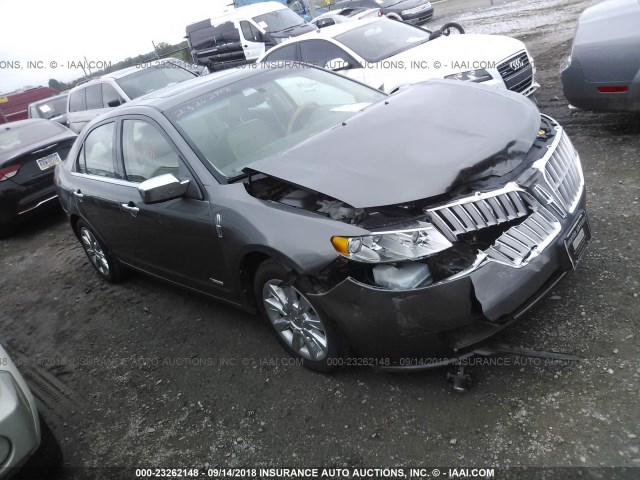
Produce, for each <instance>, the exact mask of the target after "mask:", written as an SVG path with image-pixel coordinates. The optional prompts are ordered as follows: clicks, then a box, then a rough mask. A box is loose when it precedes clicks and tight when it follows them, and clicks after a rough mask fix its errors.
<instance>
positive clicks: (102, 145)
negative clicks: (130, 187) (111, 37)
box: [77, 122, 119, 178]
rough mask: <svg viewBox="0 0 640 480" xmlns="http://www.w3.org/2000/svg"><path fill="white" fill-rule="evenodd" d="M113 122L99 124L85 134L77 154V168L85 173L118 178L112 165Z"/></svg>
mask: <svg viewBox="0 0 640 480" xmlns="http://www.w3.org/2000/svg"><path fill="white" fill-rule="evenodd" d="M114 133H115V123H113V122H112V123H106V124H104V125H100V126H99V127H97V128H95V129H94V130H92V131H91V133H89V135H87V138H86V139H85V141H84V145H83V146H82V149H81V151H80V155H79V156H78V165H77V170H78V172H80V173H86V174H87V175H97V176H99V177H109V178H118V177H119V176H118V174H117V173H116V171H115V167H114V155H113V154H114V149H113V143H114Z"/></svg>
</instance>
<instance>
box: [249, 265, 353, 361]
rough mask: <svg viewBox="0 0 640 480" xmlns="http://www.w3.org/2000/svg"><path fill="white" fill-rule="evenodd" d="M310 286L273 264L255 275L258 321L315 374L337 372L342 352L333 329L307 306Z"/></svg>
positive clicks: (340, 340)
mask: <svg viewBox="0 0 640 480" xmlns="http://www.w3.org/2000/svg"><path fill="white" fill-rule="evenodd" d="M312 291H313V288H312V286H311V284H310V282H308V281H305V280H304V279H302V278H300V277H299V276H298V275H296V274H295V272H293V271H291V270H289V269H287V268H285V267H284V266H283V265H282V264H280V263H278V262H276V261H274V260H266V261H265V262H264V263H263V264H262V265H260V267H259V268H258V271H257V272H256V276H255V281H254V292H255V297H256V303H257V305H258V309H259V311H260V314H261V315H262V317H263V318H264V319H265V320H266V322H267V324H268V325H269V327H270V328H271V330H272V332H273V333H274V335H275V336H276V338H277V339H278V341H279V342H280V343H281V344H282V346H283V347H284V348H285V350H287V352H289V354H290V355H292V356H293V357H295V358H298V359H300V360H302V364H303V365H304V366H305V367H306V368H308V369H310V370H315V371H318V372H325V373H328V372H331V371H335V370H337V369H338V366H339V363H340V362H338V361H336V360H337V359H340V358H343V356H344V354H345V351H346V348H345V343H344V340H343V339H342V338H341V337H340V336H339V334H338V331H337V329H336V327H335V326H334V325H333V324H332V323H331V322H330V321H329V320H328V319H327V318H326V316H325V315H324V314H323V313H322V312H321V311H319V310H318V309H317V308H316V307H315V306H314V305H313V304H312V302H311V300H310V299H309V297H308V293H310V292H312Z"/></svg>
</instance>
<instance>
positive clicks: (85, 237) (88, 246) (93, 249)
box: [76, 220, 124, 283]
mask: <svg viewBox="0 0 640 480" xmlns="http://www.w3.org/2000/svg"><path fill="white" fill-rule="evenodd" d="M76 229H77V232H78V238H79V239H80V245H82V248H84V252H85V253H86V254H87V258H89V262H90V263H91V265H92V266H93V268H94V269H95V270H96V272H97V273H98V275H100V277H102V278H103V279H104V280H106V281H107V282H111V283H117V282H119V281H120V280H122V279H123V278H124V267H123V266H122V265H121V264H120V262H118V260H117V259H116V258H114V257H113V256H112V255H111V253H110V252H109V249H108V248H107V247H106V246H105V245H103V243H102V242H101V241H100V240H99V238H98V236H97V235H96V233H95V232H94V231H93V229H92V228H91V227H90V226H89V225H87V224H86V223H85V222H84V221H82V220H80V221H78V225H77V226H76Z"/></svg>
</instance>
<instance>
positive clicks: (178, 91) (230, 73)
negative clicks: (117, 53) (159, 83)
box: [114, 65, 268, 113]
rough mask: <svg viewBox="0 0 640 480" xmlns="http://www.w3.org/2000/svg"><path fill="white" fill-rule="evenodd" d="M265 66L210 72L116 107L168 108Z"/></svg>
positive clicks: (221, 86)
mask: <svg viewBox="0 0 640 480" xmlns="http://www.w3.org/2000/svg"><path fill="white" fill-rule="evenodd" d="M267 69H268V68H267V67H263V66H257V65H256V67H255V68H243V67H238V68H229V69H226V70H222V71H220V72H215V73H210V74H209V75H205V76H202V77H196V78H194V79H193V80H186V81H184V82H180V83H176V84H174V85H171V86H169V87H165V88H161V89H159V90H156V91H154V92H151V93H148V94H147V95H144V96H142V97H139V98H136V99H135V100H132V101H130V102H127V103H125V104H124V105H121V106H120V107H118V108H117V109H114V110H117V112H120V113H123V111H124V110H126V109H128V108H130V107H144V106H147V107H153V108H156V109H158V110H161V111H164V110H168V109H170V108H172V107H174V106H176V105H179V104H181V103H183V102H186V101H187V100H189V99H192V98H195V97H198V96H200V95H204V94H205V93H207V92H210V91H212V90H216V89H217V88H223V87H225V86H227V85H229V84H230V83H234V82H237V81H239V80H242V79H244V78H249V77H251V76H253V75H257V74H260V73H262V72H264V71H265V70H267Z"/></svg>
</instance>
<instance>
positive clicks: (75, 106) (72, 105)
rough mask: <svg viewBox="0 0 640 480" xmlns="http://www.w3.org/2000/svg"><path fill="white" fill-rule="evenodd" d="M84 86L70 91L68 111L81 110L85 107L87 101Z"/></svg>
mask: <svg viewBox="0 0 640 480" xmlns="http://www.w3.org/2000/svg"><path fill="white" fill-rule="evenodd" d="M85 90H86V89H85V88H81V89H79V90H76V91H75V92H71V95H70V96H69V111H70V112H82V111H83V110H86V109H87V103H86V101H85V97H84V94H85Z"/></svg>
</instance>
